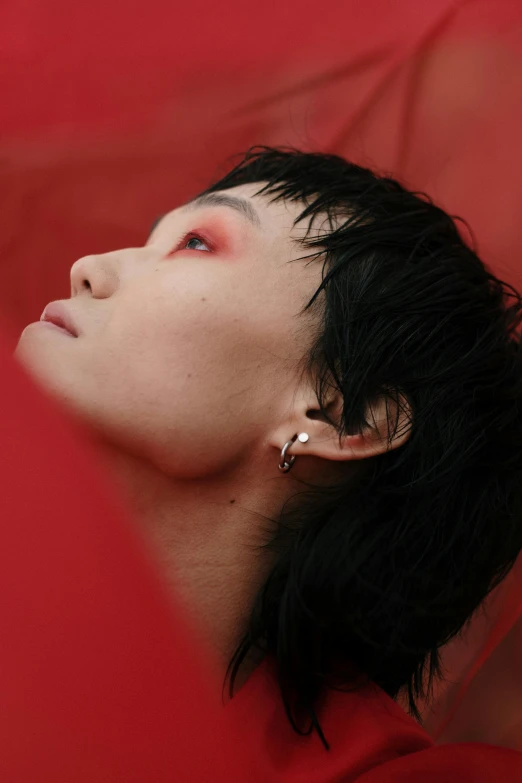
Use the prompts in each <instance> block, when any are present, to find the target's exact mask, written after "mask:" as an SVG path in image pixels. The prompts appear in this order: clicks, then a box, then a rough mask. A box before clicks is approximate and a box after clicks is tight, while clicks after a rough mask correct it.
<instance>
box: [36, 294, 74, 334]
mask: <svg viewBox="0 0 522 783" xmlns="http://www.w3.org/2000/svg"><path fill="white" fill-rule="evenodd" d="M40 321H49V322H50V323H52V324H55V325H56V326H60V327H61V328H62V329H65V331H66V332H69V334H71V335H72V336H73V337H78V329H77V328H76V326H75V324H74V321H73V320H72V318H71V315H70V314H69V312H68V311H67V308H66V307H65V306H64V305H63V304H62V302H50V304H48V305H47V307H46V308H45V310H44V311H43V313H42V315H41V316H40Z"/></svg>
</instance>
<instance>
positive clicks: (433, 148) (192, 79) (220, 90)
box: [0, 0, 522, 779]
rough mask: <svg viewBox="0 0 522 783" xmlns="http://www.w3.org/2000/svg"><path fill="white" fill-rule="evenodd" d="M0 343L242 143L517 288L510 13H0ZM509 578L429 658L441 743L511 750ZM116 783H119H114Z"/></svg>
mask: <svg viewBox="0 0 522 783" xmlns="http://www.w3.org/2000/svg"><path fill="white" fill-rule="evenodd" d="M0 84H1V85H2V90H1V96H2V100H1V102H0V144H1V146H0V150H1V152H0V176H1V183H2V187H1V189H0V215H1V219H2V224H1V228H2V230H1V232H0V308H1V311H2V313H3V315H4V318H5V319H6V335H7V340H8V343H9V347H11V346H13V347H14V343H15V341H16V339H17V336H18V335H19V333H20V331H21V329H22V328H23V326H24V325H25V324H27V323H28V322H30V321H33V320H36V319H37V318H39V316H40V313H41V311H42V310H43V307H44V306H45V304H46V303H47V302H48V301H50V300H52V299H59V298H66V297H67V296H68V295H69V282H68V270H69V268H70V266H71V264H72V262H73V261H74V260H75V259H76V258H78V257H79V256H81V255H84V254H86V253H91V252H103V251H106V250H113V249H114V248H116V247H124V246H130V245H136V244H141V243H142V242H143V241H144V240H145V237H146V235H147V232H148V229H149V226H150V224H151V222H152V221H153V220H154V218H155V217H156V216H157V215H158V214H161V213H164V212H165V211H167V210H169V209H171V208H173V207H174V206H176V204H177V203H179V202H180V200H182V199H185V198H187V197H188V196H190V195H192V194H194V193H195V192H196V191H197V190H198V189H199V188H201V187H202V186H203V185H205V184H206V183H207V182H208V180H210V179H211V178H213V177H214V176H216V175H217V174H219V173H220V172H221V171H223V170H224V169H225V168H226V165H224V161H225V159H226V157H227V156H229V155H231V154H234V153H237V152H239V151H241V150H243V149H245V148H246V147H247V146H249V145H250V144H256V143H262V144H293V145H296V146H299V147H303V148H307V149H320V150H324V151H331V152H337V153H340V154H342V155H345V156H347V157H350V158H352V159H353V160H355V161H357V162H359V163H363V164H368V165H372V166H375V167H377V168H379V169H380V170H385V171H389V172H391V173H392V174H395V175H397V176H399V177H400V178H401V179H402V180H403V181H405V182H406V184H409V185H410V186H412V187H414V188H416V189H419V190H425V191H426V192H428V193H429V194H430V195H431V196H432V197H433V198H434V199H435V200H437V201H438V202H439V203H441V205H442V206H444V207H445V208H446V209H448V210H449V211H450V212H451V213H453V214H458V215H461V216H462V217H464V218H466V219H467V220H468V221H469V223H470V225H471V227H472V230H473V233H474V234H475V236H476V239H477V242H478V248H479V251H480V252H481V254H482V256H483V258H484V260H485V261H487V262H488V263H489V264H490V265H491V266H492V267H493V270H494V271H495V272H496V273H497V274H498V275H499V276H501V277H503V278H504V279H506V280H508V281H509V282H511V283H513V284H515V285H517V286H519V287H522V280H521V277H522V274H521V270H520V268H519V258H520V249H521V246H522V242H521V238H522V221H520V218H519V213H520V208H521V204H522V198H521V197H522V177H521V172H522V145H520V141H519V139H520V135H521V129H522V97H521V96H522V6H521V4H520V2H519V0H496V2H495V3H494V4H493V3H491V2H489V1H488V0H468V1H467V2H466V1H462V0H461V1H460V2H458V1H457V0H429V2H423V3H420V2H418V0H380V1H379V0H366V2H365V3H360V2H357V0H330V2H329V3H327V4H326V5H325V6H324V7H321V10H319V7H318V6H317V4H316V3H312V2H301V3H297V2H295V0H283V2H278V3H275V2H266V3H265V4H258V5H256V6H254V5H252V4H250V3H248V4H247V3H242V2H239V0H229V2H228V3H227V4H215V3H210V2H205V0H197V1H196V2H192V3H190V4H187V5H186V6H181V5H180V6H177V5H175V4H172V3H167V2H164V0H149V2H144V0H128V1H127V2H125V3H123V2H121V0H118V2H116V1H115V0H112V2H107V1H106V0H105V1H104V2H101V0H91V2H90V3H89V4H70V3H66V2H65V1H64V0H39V2H38V3H30V2H28V0H27V2H20V1H19V2H14V0H10V1H9V2H6V3H4V4H3V5H2V6H1V7H0ZM521 615H522V567H521V566H520V563H519V564H518V565H517V567H516V568H515V570H514V571H513V572H512V574H511V575H510V577H509V578H508V579H507V580H506V581H505V582H504V583H503V584H502V585H501V586H500V588H499V589H498V590H497V591H496V593H495V595H493V596H492V597H491V600H490V601H488V615H487V616H486V617H485V618H484V617H477V618H476V620H475V621H474V623H473V624H472V626H471V628H470V629H469V631H468V632H466V634H464V635H463V637H462V638H461V639H459V640H456V641H454V642H452V643H450V644H449V645H448V646H447V649H446V650H445V661H446V665H447V669H448V682H447V683H445V684H441V685H440V686H439V687H438V692H437V700H436V704H435V706H434V707H433V708H430V709H428V708H426V710H425V718H426V727H427V729H428V730H429V732H430V733H431V735H432V736H433V737H434V738H435V739H436V741H437V742H455V741H467V740H483V741H488V742H494V743H497V744H499V745H504V746H506V747H510V748H518V749H521V750H522V672H521V668H520V665H519V661H520V660H521V659H522V624H521V619H520V618H521ZM127 779H130V778H127Z"/></svg>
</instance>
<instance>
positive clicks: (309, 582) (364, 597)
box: [205, 146, 522, 747]
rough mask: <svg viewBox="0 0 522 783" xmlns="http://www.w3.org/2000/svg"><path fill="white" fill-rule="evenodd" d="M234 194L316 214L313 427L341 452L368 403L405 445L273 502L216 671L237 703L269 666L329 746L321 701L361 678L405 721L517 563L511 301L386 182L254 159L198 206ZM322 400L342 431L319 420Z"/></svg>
mask: <svg viewBox="0 0 522 783" xmlns="http://www.w3.org/2000/svg"><path fill="white" fill-rule="evenodd" d="M249 183H259V184H260V188H259V189H256V194H258V195H264V196H266V197H268V198H269V199H270V201H277V200H281V199H282V200H285V201H290V202H296V203H298V204H301V205H302V206H303V209H302V211H301V212H300V214H299V216H298V218H297V219H296V223H297V222H300V221H303V220H309V223H308V226H309V227H311V225H312V223H313V221H314V220H315V218H317V217H321V216H323V217H324V216H325V215H326V216H327V218H328V220H327V224H328V226H329V228H326V229H324V230H323V231H322V232H320V233H319V235H317V234H316V235H311V234H310V231H309V230H307V231H306V232H304V233H303V237H302V239H300V240H299V242H300V243H301V244H302V247H303V248H307V249H308V250H309V251H311V252H310V253H308V255H306V256H304V257H305V258H308V257H310V259H313V260H314V261H318V262H322V270H323V271H322V282H321V285H320V286H319V288H318V289H317V291H315V292H314V294H313V296H312V298H311V299H310V301H309V302H308V304H307V305H306V307H305V309H304V311H303V313H304V312H305V311H306V310H307V309H310V308H314V307H315V308H317V307H318V303H319V302H320V308H319V310H318V312H319V323H320V328H319V329H318V331H317V334H311V338H313V339H312V342H313V346H312V348H311V350H310V352H309V353H308V354H307V355H306V357H305V363H304V366H305V368H306V371H307V372H308V373H309V374H310V378H311V379H312V380H313V382H314V383H315V384H316V386H315V388H316V389H317V397H318V402H319V406H320V408H321V413H322V415H323V416H324V417H325V419H326V420H327V421H330V423H331V424H332V426H335V427H336V429H337V431H338V433H339V437H340V438H341V437H342V436H343V435H345V434H354V433H359V432H363V431H364V428H365V426H366V425H367V422H366V420H365V412H366V410H367V406H368V405H369V404H371V403H372V401H375V400H378V399H380V398H383V397H384V398H385V399H386V400H390V402H391V401H393V402H394V406H393V409H394V410H397V411H402V413H403V414H405V415H406V416H407V428H408V430H409V436H408V438H407V440H406V442H405V443H403V444H402V445H401V446H400V447H398V448H395V449H386V450H385V451H384V452H383V453H381V454H378V455H376V456H374V457H371V458H368V459H364V460H360V461H359V463H358V464H357V465H355V466H354V463H353V462H351V463H350V466H351V467H353V468H358V469H357V470H355V469H354V470H351V471H350V472H349V473H347V478H346V481H342V482H341V483H339V482H337V483H336V484H335V486H331V487H329V488H327V489H320V488H314V487H312V486H307V487H306V488H305V489H304V490H303V491H302V492H298V493H297V494H296V495H295V496H294V497H292V498H291V499H290V500H289V501H288V502H287V503H286V504H285V507H284V508H283V509H282V510H281V515H280V518H279V519H277V520H275V523H276V524H275V532H274V534H273V536H272V538H271V540H270V543H269V545H270V546H271V547H273V548H275V550H276V551H277V553H278V554H277V557H276V559H275V564H274V565H273V568H272V570H271V572H270V574H269V576H268V578H267V580H266V582H265V584H264V586H263V587H262V589H261V590H260V592H259V594H258V596H257V599H256V601H255V605H254V607H253V610H252V614H251V618H250V625H249V628H248V631H247V633H246V635H245V637H244V638H243V640H242V642H241V644H240V645H239V647H238V649H237V651H236V653H235V655H234V657H233V659H232V661H231V663H230V667H229V671H228V673H227V681H228V682H229V685H230V691H231V693H233V691H234V683H235V680H236V677H237V673H238V671H239V668H240V667H241V664H242V662H243V661H244V659H245V657H246V656H247V654H248V653H249V652H251V651H252V649H254V648H256V647H259V648H260V649H262V650H263V651H265V652H266V653H268V654H269V655H271V656H273V659H274V660H275V662H276V666H277V673H278V675H277V676H278V680H279V686H280V689H281V694H282V698H283V701H284V705H285V709H286V712H287V715H288V718H289V720H290V722H291V724H292V726H293V727H294V729H295V730H296V731H297V732H298V733H300V734H308V733H310V732H311V731H313V730H314V729H315V730H317V731H318V733H319V735H320V736H321V738H322V740H323V742H324V743H325V745H326V746H327V747H328V744H327V738H325V737H324V735H323V732H322V729H321V725H320V722H319V719H318V707H319V705H320V701H321V697H322V695H323V694H324V693H325V691H326V689H327V688H329V687H331V688H340V689H343V690H350V689H351V688H357V687H359V685H360V684H361V683H362V682H363V681H366V680H368V679H369V680H371V681H373V682H374V683H376V684H377V685H378V686H380V687H381V688H382V689H383V690H384V691H385V692H386V693H387V694H389V696H391V697H392V698H397V697H398V695H399V694H400V693H402V692H404V693H405V694H407V702H408V710H409V711H410V714H411V715H412V716H413V717H414V718H416V719H417V720H418V721H421V716H420V713H419V710H418V707H417V704H416V702H417V700H418V699H419V698H420V697H422V698H424V697H426V696H428V695H429V693H430V691H431V688H432V684H433V680H434V678H436V677H440V676H443V672H442V668H441V658H440V653H439V648H440V647H441V646H442V645H444V644H445V643H446V642H448V641H449V640H450V639H452V638H453V637H455V636H456V635H458V634H459V633H460V632H462V630H463V629H464V628H465V627H466V625H467V623H468V622H469V620H470V618H471V617H472V616H473V615H474V613H475V612H476V611H477V610H478V609H479V607H480V606H481V604H482V602H483V601H484V599H485V597H486V596H487V595H488V593H489V592H490V591H491V590H492V589H493V588H494V587H495V586H496V585H497V584H498V583H499V582H500V581H501V580H502V579H503V578H504V576H505V575H506V574H507V573H508V571H509V570H510V568H511V567H512V566H513V564H514V562H515V560H516V558H517V556H518V554H519V552H520V550H521V548H522V403H521V401H522V349H521V343H520V335H519V329H518V327H519V326H520V323H521V322H522V299H521V296H520V294H519V293H518V292H517V291H516V290H515V288H513V287H512V286H511V285H509V284H507V283H505V282H503V281H501V280H499V279H498V278H497V277H495V276H494V275H493V274H492V273H491V272H490V271H488V269H487V267H486V265H485V264H484V263H483V261H481V260H480V258H479V257H478V255H477V254H476V252H475V251H474V249H472V247H474V241H473V239H472V238H471V240H470V239H469V238H468V239H466V240H465V239H464V238H463V237H462V236H461V233H459V226H460V225H462V226H463V227H465V224H464V223H463V222H462V223H460V222H459V219H458V218H452V217H451V216H449V215H448V214H447V213H446V212H445V211H444V210H443V209H441V208H439V207H438V206H436V205H434V204H433V202H432V201H431V200H430V199H429V198H428V196H426V195H425V194H423V193H416V192H412V191H410V190H408V189H407V188H405V187H404V186H402V185H401V184H400V183H399V182H398V181H396V180H395V179H394V178H392V177H390V176H387V175H379V174H377V173H375V172H373V171H371V170H369V169H367V168H363V167H361V166H358V165H355V164H353V163H350V162H348V161H347V160H344V159H343V158H341V157H339V156H336V155H331V154H324V153H311V152H303V151H299V150H296V149H293V148H270V147H261V146H257V147H252V148H250V149H249V150H248V151H247V152H246V153H244V154H242V155H241V157H240V160H239V162H238V163H236V165H234V166H233V168H232V169H231V170H230V171H228V173H226V174H225V175H224V176H223V177H221V178H220V179H219V180H218V181H216V182H214V183H213V184H212V185H211V187H209V188H207V189H206V190H205V192H214V191H218V190H224V189H228V188H233V187H236V186H238V185H244V184H249ZM332 385H333V386H334V388H336V389H337V390H338V391H339V392H341V394H342V398H343V401H344V406H343V411H342V416H341V419H340V421H338V422H336V421H334V420H333V419H331V418H330V417H329V413H328V410H327V407H326V404H325V400H326V396H327V394H328V392H329V390H330V389H331V388H332ZM404 400H407V403H408V407H407V408H406V407H405V406H404V404H403V402H404ZM398 420H399V417H398V416H397V417H396V421H395V426H394V428H390V429H389V433H388V434H389V438H390V441H389V442H390V443H391V441H392V439H393V438H394V437H395V436H396V434H397V423H398ZM390 423H391V422H390ZM361 677H362V680H361Z"/></svg>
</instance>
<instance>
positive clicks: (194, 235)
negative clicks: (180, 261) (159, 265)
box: [169, 231, 214, 256]
mask: <svg viewBox="0 0 522 783" xmlns="http://www.w3.org/2000/svg"><path fill="white" fill-rule="evenodd" d="M192 241H196V242H200V243H201V244H203V245H206V247H207V249H206V250H203V251H201V250H199V251H198V249H197V248H187V245H188V243H189V242H192ZM185 249H187V250H196V252H203V253H209V252H211V251H212V250H213V249H214V247H213V245H212V243H211V242H210V240H208V239H207V238H206V237H205V236H203V235H202V234H201V233H200V232H196V231H189V232H188V233H186V234H184V235H183V237H182V238H181V239H180V241H179V242H178V243H177V245H176V246H175V247H174V248H173V250H171V251H170V253H169V256H170V255H172V254H173V253H177V252H178V251H179V250H185Z"/></svg>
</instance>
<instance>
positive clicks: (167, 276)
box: [16, 183, 320, 478]
mask: <svg viewBox="0 0 522 783" xmlns="http://www.w3.org/2000/svg"><path fill="white" fill-rule="evenodd" d="M260 187H261V185H260V183H256V184H255V185H244V186H240V187H236V188H231V189H229V190H224V191H220V195H227V196H234V197H236V198H242V199H244V200H245V202H246V205H247V207H249V208H250V210H251V212H252V215H251V216H250V217H252V216H257V217H256V218H255V219H249V217H248V216H247V215H246V214H244V212H241V211H238V210H237V209H233V208H231V207H230V206H227V205H218V204H212V203H209V202H207V203H203V202H202V203H200V204H196V203H189V204H186V205H183V206H181V207H179V208H177V209H175V210H173V211H172V212H170V213H169V214H167V215H166V216H164V217H163V219H162V220H161V221H160V223H159V224H158V225H156V227H155V228H154V230H153V232H152V234H151V236H150V237H149V240H148V241H147V243H146V244H145V246H144V247H139V248H128V249H124V250H117V251H114V252H110V253H104V254H102V255H92V256H85V257H84V258H81V259H79V260H78V261H76V263H75V264H73V266H72V269H71V299H70V300H65V301H64V302H63V304H64V306H65V308H66V309H67V310H68V312H69V313H70V315H71V318H72V320H73V322H74V324H75V325H76V327H77V330H78V331H79V336H78V337H76V338H74V337H71V336H69V335H68V334H67V333H65V332H63V331H60V330H59V329H55V328H53V327H51V326H49V325H45V324H43V323H41V322H40V323H36V324H30V325H29V326H28V327H26V329H25V330H24V331H23V333H22V335H21V337H20V341H19V343H18V346H17V349H16V356H17V358H18V359H19V360H20V361H21V362H22V363H23V364H24V365H26V366H27V368H28V369H29V370H30V371H31V372H32V373H33V374H34V376H35V377H36V378H37V380H39V381H40V382H41V383H43V384H44V385H45V387H46V388H47V389H48V390H49V391H50V392H51V393H52V394H53V395H54V396H56V397H57V398H58V399H59V400H61V401H62V402H63V403H64V404H65V405H66V406H69V407H70V408H71V409H72V410H73V411H75V412H76V413H77V414H79V416H80V418H81V419H82V420H84V421H86V422H88V423H89V424H90V425H92V427H94V428H95V429H96V430H98V431H100V432H101V433H103V435H104V437H105V438H107V439H108V440H109V441H111V442H113V443H114V444H116V445H117V446H119V447H121V448H123V449H125V450H128V451H130V452H132V453H133V454H134V455H137V456H140V457H144V458H145V459H147V460H149V461H152V462H153V463H155V464H156V465H157V466H158V467H159V468H161V469H162V470H163V471H165V472H168V473H170V474H172V475H175V476H178V477H186V478H196V477H201V476H207V475H210V474H212V473H218V472H219V473H221V472H222V471H223V470H225V471H229V470H232V469H233V468H234V466H235V465H239V464H241V463H243V462H244V460H245V459H249V455H252V454H253V453H254V452H255V450H256V448H260V447H261V445H262V444H263V443H264V442H265V439H266V438H267V436H268V433H269V431H270V430H271V429H273V428H274V427H275V426H276V425H277V423H278V421H280V420H281V418H282V417H283V416H284V415H285V413H286V412H287V409H288V404H289V401H290V402H291V398H292V393H293V392H294V390H295V388H296V384H297V381H298V377H300V372H299V371H298V367H299V362H300V360H301V359H302V357H303V355H304V354H305V353H306V350H307V349H308V348H309V346H310V344H311V341H312V324H311V321H309V320H307V319H309V318H310V316H308V314H307V315H304V316H303V315H298V313H299V311H300V310H301V308H302V307H303V306H304V305H305V304H306V302H307V301H308V300H309V298H310V296H311V295H312V294H313V292H314V291H315V289H316V288H317V286H318V285H319V283H320V265H319V264H317V263H311V264H310V263H307V262H306V261H303V260H295V259H296V258H297V257H298V256H303V255H305V254H306V251H305V250H304V249H303V247H302V246H299V245H298V243H297V241H296V240H297V238H298V237H299V236H301V237H302V236H303V233H304V228H305V227H304V225H302V226H296V227H295V228H293V221H294V219H295V217H296V216H297V214H298V213H299V211H300V210H301V209H302V208H303V207H302V205H296V204H287V203H285V202H277V203H273V204H269V203H268V199H267V198H266V197H264V196H254V195H253V194H254V193H255V192H256V191H257V190H259V189H260ZM289 262H292V263H289ZM293 434H294V433H291V432H289V433H288V437H292V435H293Z"/></svg>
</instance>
